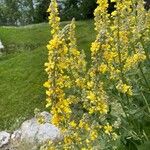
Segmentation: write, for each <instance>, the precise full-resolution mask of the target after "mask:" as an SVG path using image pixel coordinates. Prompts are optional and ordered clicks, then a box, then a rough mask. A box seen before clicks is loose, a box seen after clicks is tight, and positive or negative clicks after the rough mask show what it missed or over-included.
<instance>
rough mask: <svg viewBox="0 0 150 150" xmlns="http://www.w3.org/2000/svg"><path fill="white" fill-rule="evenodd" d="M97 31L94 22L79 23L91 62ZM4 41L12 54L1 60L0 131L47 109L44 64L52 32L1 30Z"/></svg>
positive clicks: (44, 29) (45, 29)
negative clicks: (37, 109)
mask: <svg viewBox="0 0 150 150" xmlns="http://www.w3.org/2000/svg"><path fill="white" fill-rule="evenodd" d="M64 24H66V23H63V25H64ZM93 32H94V29H93V22H92V21H85V22H78V23H77V37H78V40H79V41H78V44H79V45H80V49H84V50H85V52H86V54H87V59H89V47H90V44H89V43H90V42H91V41H93V40H94V34H93ZM0 38H1V40H2V41H3V44H4V45H5V47H6V50H7V51H8V53H11V54H7V55H6V56H3V57H0V130H4V129H7V130H12V129H14V128H16V127H18V126H19V124H20V123H21V122H22V121H23V120H24V119H26V118H29V117H31V116H33V114H34V113H33V112H34V109H35V108H36V107H37V108H40V109H42V110H43V109H44V105H45V102H44V100H45V91H44V88H43V86H42V84H43V82H44V81H45V80H46V74H45V72H44V67H43V64H44V62H46V60H47V51H46V48H45V46H46V44H47V43H48V41H49V39H50V31H49V26H48V24H39V25H33V26H27V27H19V28H14V27H12V28H4V27H0ZM12 52H13V53H12ZM14 52H15V53H14Z"/></svg>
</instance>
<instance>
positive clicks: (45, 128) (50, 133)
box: [20, 112, 61, 144]
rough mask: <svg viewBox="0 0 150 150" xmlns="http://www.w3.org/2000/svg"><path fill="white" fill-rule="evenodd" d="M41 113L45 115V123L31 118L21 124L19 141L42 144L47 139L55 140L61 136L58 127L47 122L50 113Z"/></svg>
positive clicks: (49, 118)
mask: <svg viewBox="0 0 150 150" xmlns="http://www.w3.org/2000/svg"><path fill="white" fill-rule="evenodd" d="M41 115H43V116H45V115H46V118H45V121H47V122H46V123H44V124H39V123H38V122H37V120H36V118H32V119H30V120H27V121H25V122H24V123H23V124H22V125H21V128H20V131H21V141H26V142H29V143H38V144H42V143H44V142H46V141H48V140H52V141H55V140H58V139H60V138H61V134H60V131H59V129H58V128H57V127H55V126H54V125H52V124H50V123H49V122H50V120H51V115H50V114H49V113H47V112H43V113H41Z"/></svg>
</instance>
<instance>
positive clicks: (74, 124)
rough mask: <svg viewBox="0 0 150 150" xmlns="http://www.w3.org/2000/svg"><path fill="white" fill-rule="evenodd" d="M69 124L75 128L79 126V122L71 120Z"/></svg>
mask: <svg viewBox="0 0 150 150" xmlns="http://www.w3.org/2000/svg"><path fill="white" fill-rule="evenodd" d="M69 124H70V126H71V127H73V128H75V127H76V126H77V124H76V123H75V121H71V122H70V123H69Z"/></svg>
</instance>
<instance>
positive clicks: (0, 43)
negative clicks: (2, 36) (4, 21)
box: [0, 41, 4, 49]
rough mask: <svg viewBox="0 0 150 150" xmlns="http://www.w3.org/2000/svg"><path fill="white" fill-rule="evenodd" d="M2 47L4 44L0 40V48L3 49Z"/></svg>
mask: <svg viewBox="0 0 150 150" xmlns="http://www.w3.org/2000/svg"><path fill="white" fill-rule="evenodd" d="M3 48H4V46H3V44H2V42H1V41H0V49H3Z"/></svg>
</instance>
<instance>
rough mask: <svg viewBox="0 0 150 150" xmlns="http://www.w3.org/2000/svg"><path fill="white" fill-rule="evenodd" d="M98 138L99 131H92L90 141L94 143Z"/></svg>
mask: <svg viewBox="0 0 150 150" xmlns="http://www.w3.org/2000/svg"><path fill="white" fill-rule="evenodd" d="M97 137H98V133H97V131H96V130H92V131H91V132H90V139H91V140H92V141H94V140H95V139H96V138H97Z"/></svg>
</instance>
